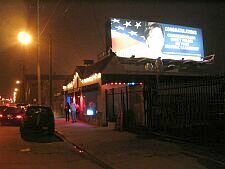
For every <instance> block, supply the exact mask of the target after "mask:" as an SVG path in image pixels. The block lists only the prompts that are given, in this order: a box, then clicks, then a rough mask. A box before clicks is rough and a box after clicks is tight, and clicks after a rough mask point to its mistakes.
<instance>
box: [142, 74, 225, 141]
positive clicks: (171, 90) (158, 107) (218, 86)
mask: <svg viewBox="0 0 225 169" xmlns="http://www.w3.org/2000/svg"><path fill="white" fill-rule="evenodd" d="M144 98H145V115H146V126H147V127H148V129H150V130H151V131H153V132H158V133H163V134H167V135H171V136H176V137H179V138H182V139H184V140H188V141H192V142H201V143H203V142H221V143H224V142H225V77H224V76H207V77H199V78H195V79H186V78H185V77H183V78H181V77H179V78H177V77H176V78H163V77H162V78H161V79H160V78H159V81H157V80H156V79H155V81H154V80H153V81H152V80H151V81H146V82H145V87H144Z"/></svg>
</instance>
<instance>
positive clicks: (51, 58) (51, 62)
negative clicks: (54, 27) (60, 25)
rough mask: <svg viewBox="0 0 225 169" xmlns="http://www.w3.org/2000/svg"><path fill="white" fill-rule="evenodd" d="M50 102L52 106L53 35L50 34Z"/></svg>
mask: <svg viewBox="0 0 225 169" xmlns="http://www.w3.org/2000/svg"><path fill="white" fill-rule="evenodd" d="M49 104H50V106H52V36H51V35H49Z"/></svg>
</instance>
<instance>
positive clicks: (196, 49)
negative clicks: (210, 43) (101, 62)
mask: <svg viewBox="0 0 225 169" xmlns="http://www.w3.org/2000/svg"><path fill="white" fill-rule="evenodd" d="M110 22H111V23H110V28H111V30H110V31H111V32H110V33H111V39H110V40H111V48H112V51H113V52H115V53H116V55H117V56H120V57H128V58H130V57H131V56H132V55H134V56H135V58H151V59H156V58H158V57H161V58H162V59H173V60H182V59H184V60H194V61H202V60H203V57H204V49H203V38H202V31H201V29H199V28H192V27H184V26H178V25H170V24H163V23H157V22H146V21H139V20H130V19H120V18H111V20H110Z"/></svg>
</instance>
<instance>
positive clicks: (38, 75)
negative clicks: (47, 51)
mask: <svg viewBox="0 0 225 169" xmlns="http://www.w3.org/2000/svg"><path fill="white" fill-rule="evenodd" d="M39 19H40V2H39V0H37V20H36V21H37V24H36V26H37V81H38V104H39V105H40V104H41V68H40V30H39V26H40V20H39Z"/></svg>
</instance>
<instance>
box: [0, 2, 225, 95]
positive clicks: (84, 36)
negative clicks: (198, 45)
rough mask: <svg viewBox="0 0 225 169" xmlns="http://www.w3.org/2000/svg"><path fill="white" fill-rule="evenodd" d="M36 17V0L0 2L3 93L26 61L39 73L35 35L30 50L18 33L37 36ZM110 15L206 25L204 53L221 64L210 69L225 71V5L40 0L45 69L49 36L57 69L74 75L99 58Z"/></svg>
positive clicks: (29, 69)
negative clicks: (76, 69) (91, 60)
mask: <svg viewBox="0 0 225 169" xmlns="http://www.w3.org/2000/svg"><path fill="white" fill-rule="evenodd" d="M53 11H55V12H53ZM35 15H36V13H35V1H34V0H1V2H0V30H1V31H0V95H1V96H3V97H9V96H10V95H12V93H13V89H14V87H15V86H16V85H15V80H17V79H20V78H21V67H22V63H25V64H26V73H29V74H34V73H36V63H37V62H36V49H35V44H34V41H35V39H34V40H33V43H32V44H30V45H29V46H27V48H26V49H25V52H24V50H22V47H21V45H20V44H19V43H18V42H17V33H18V32H19V31H20V30H23V29H24V28H27V29H28V30H29V31H30V32H31V34H33V35H35V27H36V25H35V23H36V21H35ZM50 16H52V17H50ZM49 17H50V18H51V19H49ZM109 17H117V18H128V19H129V18H130V19H137V20H138V19H140V20H146V21H156V22H161V23H167V24H175V25H183V26H189V27H196V28H201V29H202V31H203V38H204V48H205V55H210V54H214V53H215V54H216V60H215V62H216V63H215V65H214V66H213V68H212V69H211V70H210V71H212V72H222V71H224V67H225V52H224V47H225V43H224V39H225V19H224V18H225V3H222V2H221V3H218V2H217V3H207V2H204V1H197V2H195V1H187V2H176V1H171V2H166V1H159V0H158V1H142V0H139V1H137V0H136V1H134V0H130V1H128V0H124V1H121V0H120V1H116V0H115V1H95V0H92V1H91V0H89V1H85V0H84V1H75V0H74V1H72V0H67V1H66V0H59V1H58V0H48V1H46V0H40V31H41V32H42V30H43V29H44V27H45V29H44V31H43V33H42V34H41V41H40V43H41V56H40V61H41V73H48V65H49V62H48V37H49V34H51V36H52V38H53V72H54V73H56V74H72V73H73V72H74V69H75V67H76V66H77V65H82V64H83V60H84V59H94V60H96V59H97V55H98V54H99V53H101V52H103V51H104V50H105V22H106V21H107V19H109ZM46 23H48V24H46ZM24 54H25V55H24Z"/></svg>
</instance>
